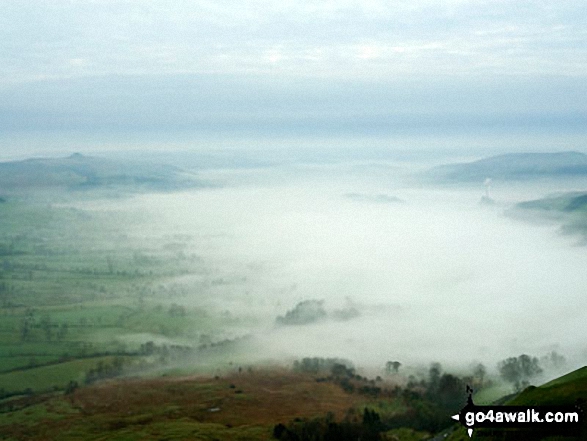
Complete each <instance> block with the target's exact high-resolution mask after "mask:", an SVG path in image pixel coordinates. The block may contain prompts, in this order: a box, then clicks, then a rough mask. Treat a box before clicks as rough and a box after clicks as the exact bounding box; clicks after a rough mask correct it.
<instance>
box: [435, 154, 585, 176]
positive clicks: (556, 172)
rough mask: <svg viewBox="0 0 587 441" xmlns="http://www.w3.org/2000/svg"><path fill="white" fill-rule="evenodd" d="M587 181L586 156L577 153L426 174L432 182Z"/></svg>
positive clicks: (512, 157) (504, 159) (503, 159)
mask: <svg viewBox="0 0 587 441" xmlns="http://www.w3.org/2000/svg"><path fill="white" fill-rule="evenodd" d="M577 176H586V177H587V155H584V154H583V153H579V152H560V153H509V154H504V155H498V156H492V157H489V158H484V159H480V160H478V161H474V162H468V163H456V164H445V165H440V166H437V167H434V168H432V169H430V170H428V171H427V172H426V173H425V175H424V178H425V179H427V180H431V181H433V182H439V183H443V182H445V183H451V182H481V183H482V182H483V181H484V180H485V179H487V178H491V179H495V180H502V181H509V180H529V179H536V178H568V177H577Z"/></svg>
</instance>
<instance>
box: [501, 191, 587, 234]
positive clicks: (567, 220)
mask: <svg viewBox="0 0 587 441" xmlns="http://www.w3.org/2000/svg"><path fill="white" fill-rule="evenodd" d="M507 214H508V215H509V216H511V217H513V218H517V219H522V220H530V221H536V220H538V221H542V220H547V221H554V222H556V223H558V224H560V225H561V232H562V233H564V234H576V235H580V236H582V237H583V238H584V239H586V240H587V192H569V193H562V194H558V195H554V196H548V197H545V198H542V199H535V200H531V201H524V202H520V203H518V204H516V205H515V206H514V207H513V208H512V209H511V210H508V212H507Z"/></svg>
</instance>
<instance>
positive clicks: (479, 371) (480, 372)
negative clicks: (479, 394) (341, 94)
mask: <svg viewBox="0 0 587 441" xmlns="http://www.w3.org/2000/svg"><path fill="white" fill-rule="evenodd" d="M485 374H487V369H486V368H485V366H484V365H483V364H482V363H478V364H477V365H475V367H474V368H473V377H474V378H475V380H477V382H478V384H479V387H483V380H484V379H485Z"/></svg>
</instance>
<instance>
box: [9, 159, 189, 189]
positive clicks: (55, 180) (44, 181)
mask: <svg viewBox="0 0 587 441" xmlns="http://www.w3.org/2000/svg"><path fill="white" fill-rule="evenodd" d="M194 185H197V181H196V179H195V176H194V175H193V174H190V173H187V172H184V171H182V170H181V169H179V168H177V167H173V166H169V165H160V164H152V163H147V162H141V161H133V162H123V161H115V160H110V159H105V158H99V157H94V156H85V155H82V154H80V153H75V154H73V155H71V156H69V157H66V158H34V159H27V160H24V161H12V162H2V163H0V188H3V189H5V190H29V189H35V188H47V187H65V188H69V189H91V188H97V187H104V186H124V187H128V188H130V187H134V188H149V189H157V190H171V189H175V188H182V187H186V186H194Z"/></svg>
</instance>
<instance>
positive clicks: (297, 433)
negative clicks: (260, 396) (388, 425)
mask: <svg viewBox="0 0 587 441" xmlns="http://www.w3.org/2000/svg"><path fill="white" fill-rule="evenodd" d="M383 430H385V425H384V424H383V423H382V422H381V418H380V416H379V414H378V413H377V412H375V411H374V410H372V409H369V408H364V410H363V416H362V419H361V420H360V421H354V420H352V419H350V418H347V419H345V420H344V421H341V422H336V421H334V416H333V415H332V414H329V415H327V416H326V417H325V418H314V419H299V418H297V419H295V420H294V421H292V422H291V423H289V424H288V425H287V426H286V425H284V424H281V423H280V424H277V425H276V426H275V427H274V428H273V438H274V439H278V440H281V441H356V440H362V441H378V440H380V439H381V437H380V433H381V431H383Z"/></svg>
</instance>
